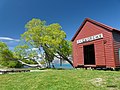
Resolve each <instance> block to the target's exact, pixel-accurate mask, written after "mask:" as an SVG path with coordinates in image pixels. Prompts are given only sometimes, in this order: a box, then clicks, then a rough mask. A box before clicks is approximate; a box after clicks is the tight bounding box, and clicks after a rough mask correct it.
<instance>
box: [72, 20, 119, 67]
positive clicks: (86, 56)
mask: <svg viewBox="0 0 120 90" xmlns="http://www.w3.org/2000/svg"><path fill="white" fill-rule="evenodd" d="M72 48H73V65H74V67H105V68H117V67H120V31H119V30H117V29H115V28H112V27H110V26H107V25H105V24H102V23H99V22H96V21H94V20H91V19H89V18H86V19H85V20H84V21H83V23H82V25H81V26H80V28H79V29H78V31H77V32H76V34H75V35H74V37H73V38H72Z"/></svg>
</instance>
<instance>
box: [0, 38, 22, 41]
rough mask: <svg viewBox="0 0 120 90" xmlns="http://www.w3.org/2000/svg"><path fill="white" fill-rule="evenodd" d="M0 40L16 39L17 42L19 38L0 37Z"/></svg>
mask: <svg viewBox="0 0 120 90" xmlns="http://www.w3.org/2000/svg"><path fill="white" fill-rule="evenodd" d="M0 40H8V41H16V42H19V41H20V40H19V39H14V38H9V37H0Z"/></svg>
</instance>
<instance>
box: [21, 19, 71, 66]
mask: <svg viewBox="0 0 120 90" xmlns="http://www.w3.org/2000/svg"><path fill="white" fill-rule="evenodd" d="M25 28H26V31H25V32H24V33H23V34H22V35H21V36H22V39H24V40H25V41H26V42H27V44H28V45H30V46H32V47H33V48H39V51H40V52H41V53H44V54H45V60H46V62H47V63H48V65H49V66H50V63H51V62H52V60H53V59H54V57H58V55H59V56H60V58H62V59H64V60H66V61H68V62H69V63H70V64H71V65H72V66H73V64H72V61H71V60H69V56H70V55H71V42H69V41H67V40H65V38H66V33H65V32H64V31H63V30H62V27H61V26H60V25H59V24H58V23H53V24H50V25H47V24H46V22H45V21H41V20H40V19H32V20H30V21H29V22H28V23H27V24H26V25H25ZM56 54H57V55H56Z"/></svg>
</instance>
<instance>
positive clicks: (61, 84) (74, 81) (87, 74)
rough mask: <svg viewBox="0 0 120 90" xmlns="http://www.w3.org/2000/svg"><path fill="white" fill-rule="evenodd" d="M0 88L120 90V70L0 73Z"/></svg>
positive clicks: (20, 89)
mask: <svg viewBox="0 0 120 90" xmlns="http://www.w3.org/2000/svg"><path fill="white" fill-rule="evenodd" d="M0 90H120V71H98V70H93V71H91V70H83V69H79V70H78V69H77V70H75V69H74V70H47V71H40V72H27V73H15V74H4V75H0Z"/></svg>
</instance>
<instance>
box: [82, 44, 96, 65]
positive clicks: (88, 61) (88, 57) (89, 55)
mask: <svg viewBox="0 0 120 90" xmlns="http://www.w3.org/2000/svg"><path fill="white" fill-rule="evenodd" d="M84 64H85V65H95V51H94V44H91V45H87V46H84Z"/></svg>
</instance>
